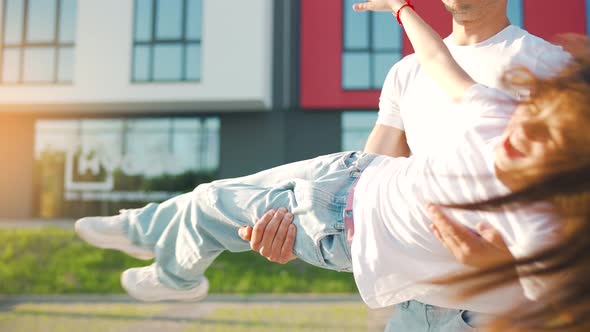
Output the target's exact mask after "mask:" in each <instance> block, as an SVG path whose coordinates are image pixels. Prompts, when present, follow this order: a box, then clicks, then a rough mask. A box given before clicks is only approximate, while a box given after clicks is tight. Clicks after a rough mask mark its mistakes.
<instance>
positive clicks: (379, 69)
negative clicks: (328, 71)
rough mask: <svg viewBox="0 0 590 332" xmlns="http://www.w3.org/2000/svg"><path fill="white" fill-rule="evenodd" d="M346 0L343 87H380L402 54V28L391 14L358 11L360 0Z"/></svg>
mask: <svg viewBox="0 0 590 332" xmlns="http://www.w3.org/2000/svg"><path fill="white" fill-rule="evenodd" d="M343 1H344V18H343V22H344V29H343V32H342V33H343V41H344V45H343V46H344V47H343V54H342V87H343V88H344V89H346V90H371V89H380V88H381V85H382V84H383V81H384V80H385V76H387V73H388V72H389V69H390V68H391V66H392V65H393V64H394V63H396V62H397V61H399V60H400V59H401V57H402V42H403V39H402V32H401V28H400V27H399V25H398V24H397V22H395V19H394V18H392V16H391V13H373V12H370V13H368V12H365V13H356V12H354V11H353V10H352V5H353V4H354V3H357V2H358V1H357V0H343Z"/></svg>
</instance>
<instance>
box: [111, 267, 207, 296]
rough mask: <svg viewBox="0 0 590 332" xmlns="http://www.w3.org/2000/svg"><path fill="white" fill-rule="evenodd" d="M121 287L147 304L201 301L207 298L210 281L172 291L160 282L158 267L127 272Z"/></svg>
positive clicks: (204, 280)
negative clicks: (168, 301)
mask: <svg viewBox="0 0 590 332" xmlns="http://www.w3.org/2000/svg"><path fill="white" fill-rule="evenodd" d="M121 285H122V286H123V288H124V289H125V290H126V291H127V293H128V294H129V295H131V296H132V297H134V298H136V299H138V300H140V301H146V302H154V301H167V300H171V301H199V300H202V299H203V298H205V296H207V293H208V291H209V281H208V280H207V278H205V277H203V281H201V283H200V284H199V285H198V286H197V287H195V288H192V289H172V288H168V287H166V286H164V285H162V283H161V282H160V280H159V279H158V275H157V273H156V265H155V264H152V265H150V266H146V267H138V268H133V269H129V270H126V271H125V272H123V274H121Z"/></svg>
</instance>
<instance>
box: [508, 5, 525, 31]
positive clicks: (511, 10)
mask: <svg viewBox="0 0 590 332" xmlns="http://www.w3.org/2000/svg"><path fill="white" fill-rule="evenodd" d="M508 18H509V19H510V23H512V24H513V25H516V26H519V27H521V28H523V27H524V16H523V10H522V0H508Z"/></svg>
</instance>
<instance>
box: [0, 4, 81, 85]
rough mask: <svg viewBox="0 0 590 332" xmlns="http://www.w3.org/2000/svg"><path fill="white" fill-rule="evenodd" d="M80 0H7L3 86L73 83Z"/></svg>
mask: <svg viewBox="0 0 590 332" xmlns="http://www.w3.org/2000/svg"><path fill="white" fill-rule="evenodd" d="M76 1H77V0H4V1H3V13H4V15H3V19H2V22H3V23H2V51H1V52H0V58H1V61H0V63H1V64H2V66H1V74H0V79H1V82H2V83H13V84H23V83H71V82H72V80H73V76H74V45H75V37H76V10H77V8H76V7H77V2H76Z"/></svg>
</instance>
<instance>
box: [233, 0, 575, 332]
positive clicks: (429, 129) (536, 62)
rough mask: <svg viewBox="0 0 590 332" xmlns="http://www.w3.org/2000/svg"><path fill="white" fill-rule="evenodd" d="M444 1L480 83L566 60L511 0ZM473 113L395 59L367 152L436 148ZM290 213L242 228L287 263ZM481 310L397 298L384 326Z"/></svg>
mask: <svg viewBox="0 0 590 332" xmlns="http://www.w3.org/2000/svg"><path fill="white" fill-rule="evenodd" d="M383 1H385V0H374V1H371V2H369V5H374V6H378V5H379V3H380V2H383ZM442 3H443V4H444V6H445V7H446V8H447V10H448V11H449V12H450V13H451V14H452V16H453V31H452V34H451V35H450V36H449V37H448V38H446V39H445V43H446V44H447V46H448V47H449V50H450V51H451V53H452V54H453V56H454V57H455V59H456V60H457V62H458V63H459V64H460V65H461V66H462V67H463V69H465V70H466V71H467V73H468V74H469V75H470V76H471V77H472V78H474V80H475V81H477V82H481V83H483V84H485V85H488V86H492V87H498V88H502V83H501V77H502V75H503V73H504V72H505V71H506V70H508V69H510V68H513V67H518V66H524V67H527V68H528V69H530V70H531V71H533V72H534V73H535V74H537V75H539V76H549V75H551V74H553V73H555V72H556V71H557V70H558V69H559V67H560V66H561V65H563V64H564V63H565V62H567V61H568V60H569V55H568V54H567V53H565V52H564V51H563V50H562V49H561V48H559V47H556V46H554V45H551V44H549V43H547V42H545V41H543V40H542V39H540V38H537V37H535V36H532V35H530V34H529V33H528V32H526V31H524V30H522V29H520V28H518V27H515V26H512V25H510V22H509V20H508V17H507V15H506V11H507V0H442ZM418 10H420V9H418ZM359 15H362V14H359ZM508 92H509V93H512V94H516V95H518V94H523V93H525V94H526V92H523V91H508ZM470 119H471V114H469V112H468V110H465V111H456V108H453V107H452V101H451V99H450V98H449V97H448V96H446V95H445V94H444V93H443V92H442V91H441V90H440V89H439V88H438V87H437V86H436V85H435V84H434V82H432V80H431V79H430V78H429V77H428V76H427V75H426V73H425V72H424V71H423V70H421V68H420V65H419V64H418V61H417V59H416V57H415V56H414V55H410V56H408V57H406V58H404V59H403V60H401V61H400V62H398V63H397V64H395V65H394V66H393V67H392V69H391V70H390V72H389V74H388V75H387V78H386V80H385V83H384V85H383V90H382V93H381V98H380V102H379V116H378V120H377V123H376V125H375V127H374V128H373V130H372V132H371V134H370V136H369V138H368V141H367V144H366V146H365V152H369V153H376V154H383V155H389V156H392V157H401V156H408V155H409V154H410V151H411V152H412V153H414V154H423V153H426V152H429V151H433V150H437V149H440V148H441V147H443V146H446V145H449V144H453V142H454V140H456V139H458V137H459V135H460V134H461V133H462V132H463V130H464V128H465V127H466V126H467V125H468V123H469V121H470ZM289 216H290V214H289V213H287V212H286V211H285V210H279V211H277V213H276V214H275V213H274V211H270V213H267V214H266V215H265V216H264V217H263V218H262V219H261V221H260V222H259V223H258V224H257V225H256V226H255V227H254V229H251V228H244V229H241V230H240V235H241V236H242V238H244V239H251V246H252V249H253V250H256V251H258V252H259V253H260V254H261V255H263V256H265V257H267V258H269V259H270V260H271V261H276V262H279V263H286V262H288V261H289V260H291V259H293V258H294V256H293V254H292V252H291V249H292V247H293V243H294V239H295V232H296V230H295V229H294V227H293V226H291V225H290V220H292V217H291V218H290V219H289ZM438 220H439V221H438V222H439V223H440V225H441V227H444V226H448V227H451V228H452V227H453V226H454V228H452V229H455V230H457V229H460V226H458V225H454V224H452V222H451V221H449V220H445V219H441V218H438ZM478 231H479V232H480V235H481V237H477V236H473V237H469V233H465V232H463V233H461V234H462V235H463V236H464V237H463V238H462V239H463V240H464V241H470V244H472V245H473V247H474V248H485V249H486V250H488V251H485V252H483V251H484V250H483V249H479V250H480V251H482V252H481V254H485V255H491V253H495V252H497V251H500V252H501V251H502V248H501V239H500V241H498V234H497V232H494V230H490V229H489V228H484V227H482V228H480V229H479V230H478ZM498 243H500V244H499V245H498ZM447 247H448V248H449V249H450V250H451V251H452V252H453V254H455V256H456V257H457V258H458V259H459V260H461V261H463V262H464V263H467V264H468V263H469V262H468V261H467V260H466V259H465V256H461V252H460V251H459V250H457V248H456V247H451V246H450V245H448V244H447ZM476 254H477V253H476ZM476 256H477V255H476ZM482 316H483V315H475V314H473V313H470V312H466V311H463V310H455V309H445V308H439V307H435V306H432V305H428V304H424V303H420V302H418V301H410V302H407V303H402V304H399V305H398V307H397V308H396V310H395V313H394V317H393V318H392V319H391V321H390V323H389V325H388V328H387V330H388V331H426V330H428V329H429V328H434V327H436V330H437V331H453V332H457V331H463V330H465V331H468V330H472V328H474V327H475V326H476V325H477V322H476V319H475V318H477V317H480V318H481V317H482Z"/></svg>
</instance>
